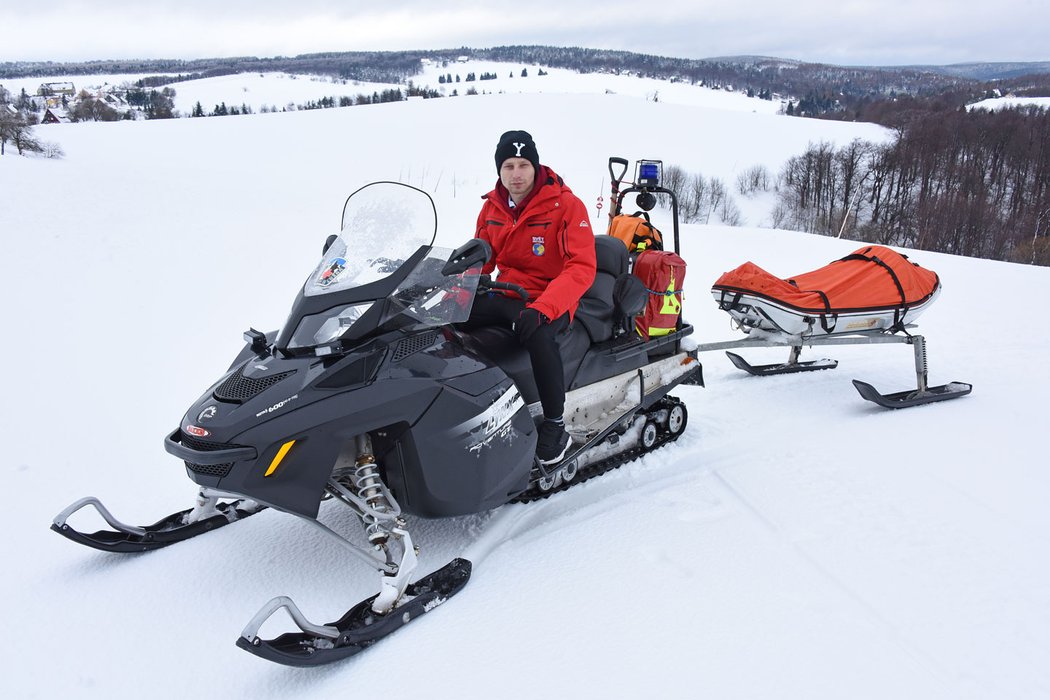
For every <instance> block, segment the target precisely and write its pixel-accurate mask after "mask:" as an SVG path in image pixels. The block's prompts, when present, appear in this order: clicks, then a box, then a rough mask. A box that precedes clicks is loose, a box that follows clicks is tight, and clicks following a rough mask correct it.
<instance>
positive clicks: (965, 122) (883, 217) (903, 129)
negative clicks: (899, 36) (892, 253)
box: [771, 107, 1050, 265]
mask: <svg viewBox="0 0 1050 700" xmlns="http://www.w3.org/2000/svg"><path fill="white" fill-rule="evenodd" d="M778 181H779V184H778V186H779V192H778V199H779V201H778V205H777V207H776V209H775V211H774V214H773V220H772V222H771V223H772V225H773V226H774V227H776V228H790V229H796V230H800V231H808V232H811V233H820V234H824V235H831V236H842V237H845V238H852V239H857V240H864V241H867V242H871V243H879V244H883V245H890V246H901V247H906V248H916V249H919V250H930V251H936V252H941V253H951V254H955V255H964V256H968V257H977V258H989V259H994V260H1006V261H1012V262H1019V263H1028V264H1038V265H1050V111H1048V110H1046V109H1041V108H1038V107H1019V108H1014V109H1005V110H1001V111H995V112H993V111H988V110H983V109H979V110H966V109H960V110H953V111H950V112H934V111H931V112H926V113H922V114H918V115H913V116H912V118H911V119H910V120H908V121H907V122H906V123H904V124H901V125H900V126H899V127H898V129H897V131H896V133H895V136H894V138H893V140H892V141H891V142H889V143H886V144H873V143H870V142H865V141H860V140H855V141H853V142H852V143H850V144H848V145H846V146H843V147H841V148H837V149H836V148H835V147H834V146H832V145H831V144H829V143H817V144H811V145H810V147H809V148H808V149H807V150H806V152H805V153H802V154H800V155H798V156H795V157H793V158H791V159H790V160H789V161H788V162H787V163H786V164H785V166H784V168H783V170H782V171H781V173H780V175H779V178H778Z"/></svg>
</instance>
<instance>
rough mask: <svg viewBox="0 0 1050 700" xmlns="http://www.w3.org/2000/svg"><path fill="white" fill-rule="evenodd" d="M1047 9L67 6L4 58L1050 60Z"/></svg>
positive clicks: (937, 2) (16, 20)
mask: <svg viewBox="0 0 1050 700" xmlns="http://www.w3.org/2000/svg"><path fill="white" fill-rule="evenodd" d="M1047 26H1050V5H1048V4H1047V3H1045V2H1035V1H1034V0H1001V1H1000V2H997V3H985V2H975V1H974V0H963V1H961V2H949V1H948V0H932V1H931V2H924V3H915V2H913V0H883V1H882V2H872V1H870V0H845V1H839V2H832V1H831V0H795V1H794V2H791V3H785V2H782V0H756V1H755V2H751V3H748V4H746V5H745V6H733V5H731V4H730V3H725V2H721V1H720V2H713V1H712V0H700V2H696V1H693V2H688V1H686V0H662V2H660V3H659V5H658V6H657V5H652V4H646V3H635V2H631V3H626V2H614V3H612V4H605V5H602V4H598V5H595V4H593V3H592V2H590V1H589V0H588V1H587V2H584V1H583V0H561V1H559V2H552V1H551V0H534V1H533V2H532V3H531V4H521V3H507V2H496V3H488V4H485V5H483V6H480V7H479V6H478V5H477V4H476V3H473V2H466V1H463V0H447V1H446V2H442V3H440V4H438V3H434V2H432V0H428V1H426V2H423V1H422V0H410V1H409V2H401V3H397V5H396V6H394V7H391V6H385V7H384V6H379V5H378V4H377V3H375V2H372V1H369V2H360V1H351V2H337V1H335V0H300V1H299V2H297V3H295V4H294V6H293V5H292V4H291V3H287V2H286V1H285V0H280V2H278V1H277V0H227V1H225V2H222V3H214V2H212V1H209V0H179V1H178V2H174V1H172V0H159V1H157V2H149V3H145V2H141V0H134V2H132V1H130V0H102V1H101V2H90V3H88V2H82V1H78V0H64V1H63V0H57V1H56V2H51V3H34V4H31V5H24V6H19V7H18V8H17V10H16V9H15V8H11V7H8V8H5V9H0V33H2V36H3V37H4V41H3V44H2V45H0V61H11V60H89V59H104V58H161V57H163V58H200V57H217V56H243V55H254V56H276V55H296V54H301V53H313V52H321V51H360V50H402V49H428V48H432V49H438V48H455V47H458V46H473V47H477V48H483V47H487V46H496V45H503V44H553V45H559V46H586V47H591V48H606V49H620V50H627V51H635V52H640V53H651V54H659V55H670V56H680V57H687V58H705V57H712V56H722V55H741V54H757V55H769V56H779V57H784V58H795V59H799V60H807V61H815V62H831V63H842V64H854V65H856V64H883V65H886V64H907V63H952V62H962V61H1007V60H1009V61H1013V60H1029V61H1034V60H1048V59H1050V52H1048V50H1047V49H1046V48H1045V47H1046V39H1045V36H1043V34H1044V33H1045V28H1046V27H1047Z"/></svg>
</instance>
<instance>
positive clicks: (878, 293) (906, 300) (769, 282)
mask: <svg viewBox="0 0 1050 700" xmlns="http://www.w3.org/2000/svg"><path fill="white" fill-rule="evenodd" d="M711 292H712V294H714V297H715V301H717V302H718V305H719V308H721V309H722V310H723V311H727V312H729V313H730V315H732V316H733V317H734V318H736V319H737V320H738V321H739V322H740V323H741V324H742V325H743V326H745V327H747V328H748V329H750V328H761V329H763V330H767V331H771V332H782V333H789V334H792V335H797V334H803V335H812V334H824V335H828V334H833V333H855V332H858V331H867V330H879V329H891V328H901V327H903V326H904V325H905V324H907V323H909V322H911V321H913V320H915V318H916V317H917V316H918V315H919V314H920V313H921V312H922V311H923V310H925V308H926V307H927V306H928V305H929V304H930V302H932V301H933V300H934V298H936V296H937V295H938V293H939V292H940V280H939V278H938V277H937V273H935V272H933V271H932V270H927V269H924V268H921V267H919V266H918V265H917V264H916V263H913V262H911V261H909V260H908V258H907V257H905V256H903V255H901V254H900V253H898V252H896V251H894V250H891V249H890V248H886V247H884V246H876V245H873V246H865V247H864V248H861V249H859V250H857V251H854V252H853V253H851V254H850V255H847V256H846V257H844V258H842V259H841V260H836V261H834V262H832V263H831V264H829V265H826V266H824V267H822V268H820V269H818V270H814V271H812V272H807V273H804V274H801V275H796V276H795V277H791V278H788V279H780V278H778V277H774V276H773V275H771V274H769V273H768V272H766V271H765V270H763V269H762V268H760V267H759V266H758V265H755V264H754V263H751V262H746V263H744V264H743V265H741V266H740V267H738V268H736V269H735V270H731V271H729V272H726V273H725V274H723V275H722V276H721V277H719V278H718V280H717V281H716V282H715V284H714V286H713V287H712V289H711ZM818 323H819V325H818Z"/></svg>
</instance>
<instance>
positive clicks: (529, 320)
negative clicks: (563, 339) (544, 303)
mask: <svg viewBox="0 0 1050 700" xmlns="http://www.w3.org/2000/svg"><path fill="white" fill-rule="evenodd" d="M550 322H551V320H550V319H549V318H547V317H546V316H544V315H543V314H542V313H540V312H539V311H537V310H536V309H531V308H527V309H525V310H524V311H522V312H521V313H520V314H518V320H517V321H515V322H514V330H515V331H516V332H517V333H518V340H519V341H520V342H521V344H522V345H524V344H525V343H527V342H529V338H531V337H532V334H533V333H535V332H536V331H537V330H539V328H540V326H543V325H546V324H548V323H550Z"/></svg>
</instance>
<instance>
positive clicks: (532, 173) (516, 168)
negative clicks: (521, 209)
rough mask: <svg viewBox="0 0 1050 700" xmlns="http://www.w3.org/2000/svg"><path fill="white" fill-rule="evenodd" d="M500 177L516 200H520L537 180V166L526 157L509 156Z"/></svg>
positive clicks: (501, 167) (500, 170)
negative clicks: (533, 165)
mask: <svg viewBox="0 0 1050 700" xmlns="http://www.w3.org/2000/svg"><path fill="white" fill-rule="evenodd" d="M499 179H500V182H502V183H503V186H504V187H506V188H507V191H508V192H510V196H511V197H512V198H513V199H514V201H515V202H520V201H521V200H522V199H523V198H524V197H525V195H527V194H528V193H529V192H531V191H532V185H533V183H534V182H536V168H534V167H532V163H530V162H529V161H527V160H525V159H524V158H508V159H507V160H505V161H503V165H501V166H500V169H499Z"/></svg>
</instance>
